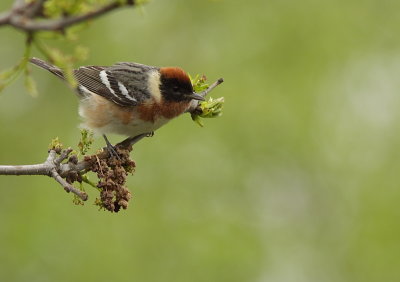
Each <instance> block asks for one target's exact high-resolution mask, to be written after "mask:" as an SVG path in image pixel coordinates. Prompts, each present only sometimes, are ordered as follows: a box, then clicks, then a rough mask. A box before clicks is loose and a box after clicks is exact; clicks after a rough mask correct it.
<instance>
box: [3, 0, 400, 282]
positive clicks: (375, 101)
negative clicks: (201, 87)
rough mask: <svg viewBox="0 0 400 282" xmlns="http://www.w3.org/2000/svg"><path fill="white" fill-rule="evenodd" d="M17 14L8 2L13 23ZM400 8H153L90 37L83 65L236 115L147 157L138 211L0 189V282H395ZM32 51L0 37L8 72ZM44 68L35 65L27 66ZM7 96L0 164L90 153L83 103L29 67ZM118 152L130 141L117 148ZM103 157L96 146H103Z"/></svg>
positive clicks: (184, 122) (10, 36)
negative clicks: (127, 64) (167, 76)
mask: <svg viewBox="0 0 400 282" xmlns="http://www.w3.org/2000/svg"><path fill="white" fill-rule="evenodd" d="M11 3H12V1H10V0H7V1H1V3H0V8H2V9H3V10H4V9H7V8H8V7H10V5H11ZM399 9H400V2H398V1H390V0H365V1H357V0H346V1H344V0H327V1H320V0H305V1H295V0H287V1H281V0H269V1H261V0H257V1H250V2H246V1H236V0H233V1H187V0H185V1H184V0H171V1H160V0H154V1H151V2H150V3H149V4H147V5H146V6H145V7H143V9H134V10H132V9H124V10H119V11H116V12H113V13H112V14H109V15H106V16H104V17H102V18H101V19H98V20H95V21H93V22H92V23H91V24H90V26H89V27H88V28H86V29H84V30H83V31H82V32H81V33H80V39H79V41H78V42H75V43H74V42H73V43H69V44H70V45H68V44H67V45H66V46H63V45H65V44H64V43H60V42H57V41H54V42H52V41H48V43H49V44H50V45H53V46H59V47H61V48H62V49H63V50H65V51H66V52H67V51H68V50H69V49H68V48H72V47H73V46H74V45H76V44H81V45H84V46H87V47H89V48H90V57H89V59H88V60H87V61H85V62H83V63H84V64H100V65H107V64H112V63H114V62H116V61H135V62H141V63H145V64H149V65H157V66H168V65H178V66H181V67H183V68H184V69H186V70H187V71H188V72H190V73H191V74H196V73H200V74H202V73H204V74H206V75H207V77H208V78H209V80H210V82H212V81H214V80H216V79H217V78H219V77H223V78H224V79H225V81H226V82H225V83H224V84H223V85H221V86H220V87H219V88H217V89H216V90H215V91H214V92H213V96H214V97H219V96H224V97H225V99H226V105H225V111H224V115H223V117H221V118H219V119H215V120H205V127H204V128H200V127H198V126H197V125H196V124H194V123H193V122H192V121H191V119H190V117H189V116H188V115H185V116H182V117H180V118H179V119H177V120H174V121H173V122H171V123H170V124H168V125H167V126H165V127H164V128H162V129H160V130H159V131H157V132H156V134H155V136H154V137H153V138H148V139H146V140H144V141H141V142H140V143H139V144H138V145H137V146H136V147H135V150H134V151H133V153H132V156H133V158H134V159H135V160H136V162H137V171H136V173H135V175H134V176H130V177H129V182H128V184H129V188H130V189H131V191H132V193H133V195H134V198H133V199H132V200H131V205H130V207H129V209H128V210H126V211H123V212H120V213H118V214H110V213H109V212H104V211H98V210H97V208H96V207H95V206H93V204H92V203H93V200H94V198H95V197H96V194H97V193H96V192H95V191H93V189H91V188H87V189H88V191H89V194H90V196H91V199H90V200H89V201H88V202H87V203H86V205H85V206H83V207H82V206H74V205H73V203H72V196H71V195H69V194H66V193H65V192H64V191H63V190H62V189H61V188H60V187H59V186H58V184H57V183H55V182H54V181H53V180H52V179H49V178H45V177H40V176H36V177H28V176H22V177H12V176H0V191H1V197H0V280H1V281H174V282H177V281H218V282H219V281H230V282H232V281H256V282H262V281H274V282H275V281H279V282H280V281H282V282H289V281H296V282H299V281H300V282H301V281H307V282H310V281H319V282H321V281H327V282H333V281H400V268H399V263H400V205H399V202H400V189H399V188H400V187H399V186H400V176H399V172H400V162H399V158H400V154H399V148H400V133H399V129H400V128H399V127H400V111H399V109H400V98H399V97H400V79H399V77H400V37H399V27H400V17H399V16H398V11H399ZM23 42H24V36H23V34H22V33H19V32H15V31H14V30H12V29H11V28H8V27H6V28H5V27H3V28H0V43H1V44H0V57H1V59H0V69H5V68H7V67H10V66H12V65H13V64H15V62H17V61H18V59H19V58H20V57H21V55H22V53H23ZM34 55H38V53H34ZM33 75H34V77H35V79H36V81H37V83H38V88H39V92H40V94H39V96H38V97H37V98H33V97H31V96H29V94H27V92H26V90H25V89H24V87H23V80H22V79H20V80H18V81H17V82H16V83H14V84H13V85H12V86H10V87H9V88H7V89H6V90H5V91H3V92H2V93H1V94H0V135H1V139H0V144H1V146H0V148H1V149H0V163H1V164H29V163H37V162H41V161H43V160H44V159H45V157H46V149H47V145H48V143H49V141H50V140H51V139H52V138H53V137H55V136H59V137H60V139H61V140H62V142H63V143H64V144H67V145H75V144H76V142H77V140H78V138H79V131H78V129H77V125H78V124H79V118H78V115H77V101H76V98H75V97H74V95H73V94H71V92H70V91H69V90H68V89H67V87H65V86H64V85H63V84H62V83H61V82H60V81H58V80H57V79H56V78H55V77H53V76H50V75H49V74H48V73H46V72H44V71H41V70H39V69H36V68H35V69H33ZM111 140H112V141H113V142H116V141H118V140H120V137H118V136H111ZM101 146H103V141H102V140H101V139H99V140H98V141H97V142H96V144H95V146H94V147H95V148H99V147H101Z"/></svg>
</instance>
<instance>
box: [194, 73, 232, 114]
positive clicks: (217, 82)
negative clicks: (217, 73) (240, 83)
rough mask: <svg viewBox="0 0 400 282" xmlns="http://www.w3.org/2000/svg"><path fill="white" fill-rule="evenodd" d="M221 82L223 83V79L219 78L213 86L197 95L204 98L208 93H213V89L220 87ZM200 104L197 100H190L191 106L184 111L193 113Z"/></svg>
mask: <svg viewBox="0 0 400 282" xmlns="http://www.w3.org/2000/svg"><path fill="white" fill-rule="evenodd" d="M222 82H224V79H223V78H220V79H218V80H217V81H216V82H214V83H213V84H211V85H210V86H209V87H208V88H207V89H206V90H204V91H202V92H200V93H197V94H199V95H200V96H202V97H206V95H207V94H208V93H210V92H211V91H213V89H214V88H215V87H217V86H218V85H220V84H221V83H222ZM200 102H201V101H198V100H192V104H191V105H190V107H189V108H188V109H187V110H186V112H187V113H191V112H194V111H195V110H196V108H197V107H198V105H199V103H200Z"/></svg>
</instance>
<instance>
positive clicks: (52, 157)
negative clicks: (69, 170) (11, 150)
mask: <svg viewBox="0 0 400 282" xmlns="http://www.w3.org/2000/svg"><path fill="white" fill-rule="evenodd" d="M71 151H72V150H71V149H67V150H63V151H62V152H61V155H60V156H59V157H57V152H56V151H55V150H50V151H49V155H48V157H47V159H46V161H44V162H43V163H41V164H33V165H16V166H12V165H0V175H47V176H50V177H52V178H54V179H55V180H56V181H57V182H58V183H60V184H61V186H62V187H64V190H65V191H67V192H68V193H69V192H72V193H74V194H75V195H77V196H78V197H79V198H81V199H82V200H83V201H86V200H87V198H88V195H87V194H86V193H85V192H83V191H81V190H79V189H76V188H75V187H74V186H72V185H71V184H69V183H68V182H67V181H66V180H64V179H63V178H62V177H61V175H60V174H59V169H60V165H61V162H62V161H63V160H65V159H66V158H67V157H68V155H69V154H70V153H71Z"/></svg>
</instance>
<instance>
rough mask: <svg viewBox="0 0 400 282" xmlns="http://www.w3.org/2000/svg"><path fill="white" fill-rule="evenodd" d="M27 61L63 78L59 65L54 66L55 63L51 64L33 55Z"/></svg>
mask: <svg viewBox="0 0 400 282" xmlns="http://www.w3.org/2000/svg"><path fill="white" fill-rule="evenodd" d="M29 61H30V62H31V63H32V64H34V65H37V66H38V67H41V68H42V69H45V70H48V71H49V72H51V73H52V74H54V75H56V76H57V77H59V78H61V79H63V80H64V79H65V77H64V74H63V71H62V70H61V69H60V68H59V67H56V66H55V65H52V64H50V63H48V62H45V61H43V60H41V59H38V58H35V57H33V58H31V59H30V60H29Z"/></svg>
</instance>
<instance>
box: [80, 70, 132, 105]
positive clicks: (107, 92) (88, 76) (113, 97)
mask: <svg viewBox="0 0 400 282" xmlns="http://www.w3.org/2000/svg"><path fill="white" fill-rule="evenodd" d="M74 75H75V78H76V79H77V80H78V83H79V86H78V91H79V92H80V93H81V94H83V95H85V94H86V95H87V94H93V93H94V94H97V95H100V96H102V97H104V98H106V99H108V100H110V101H112V102H114V103H116V104H118V105H120V106H135V105H137V104H138V99H137V98H136V97H135V92H134V91H132V89H129V88H127V86H126V85H125V84H124V82H123V81H121V79H117V78H116V77H118V76H116V74H114V73H113V72H112V71H111V70H109V69H108V68H107V67H101V66H85V67H80V68H79V69H77V70H75V71H74Z"/></svg>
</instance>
